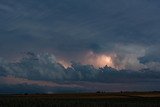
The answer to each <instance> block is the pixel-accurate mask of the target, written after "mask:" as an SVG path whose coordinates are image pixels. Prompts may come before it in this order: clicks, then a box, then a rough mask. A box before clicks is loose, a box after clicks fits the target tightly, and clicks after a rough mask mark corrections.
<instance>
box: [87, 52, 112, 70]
mask: <svg viewBox="0 0 160 107" xmlns="http://www.w3.org/2000/svg"><path fill="white" fill-rule="evenodd" d="M85 64H91V65H93V66H95V67H96V68H100V67H104V66H106V65H107V66H109V67H114V64H113V60H112V57H111V56H109V55H107V54H96V53H93V52H89V53H88V54H87V56H86V58H85Z"/></svg>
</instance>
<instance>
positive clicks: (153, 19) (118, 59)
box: [0, 0, 160, 82]
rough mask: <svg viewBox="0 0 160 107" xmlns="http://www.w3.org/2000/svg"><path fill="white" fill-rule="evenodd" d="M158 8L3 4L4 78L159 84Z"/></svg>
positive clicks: (76, 1) (123, 0)
mask: <svg viewBox="0 0 160 107" xmlns="http://www.w3.org/2000/svg"><path fill="white" fill-rule="evenodd" d="M159 5H160V2H159V1H157V0H155V1H153V0H130V1H128V0H114V1H113V0H45V1H43V0H34V1H27V0H14V1H10V0H1V1H0V16H1V18H0V57H1V58H0V75H1V76H2V77H6V76H13V77H15V78H25V79H28V80H36V81H37V80H38V81H39V80H43V81H52V82H53V81H54V82H55V81H56V82H57V81H58V82H60V81H98V82H110V81H113V80H115V81H116V82H117V81H122V82H125V81H127V80H128V79H131V81H132V80H133V81H135V80H138V81H148V80H155V79H157V78H159V75H160V74H159V73H160V66H159V65H160V57H159V54H160V50H159V49H160V47H159V43H160V36H159V35H160V32H159V28H160V14H159V12H160V8H159ZM105 65H107V67H105ZM123 77H126V78H123ZM137 78H138V79H137Z"/></svg>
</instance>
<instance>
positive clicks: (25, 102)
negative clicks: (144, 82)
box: [0, 92, 160, 107]
mask: <svg viewBox="0 0 160 107" xmlns="http://www.w3.org/2000/svg"><path fill="white" fill-rule="evenodd" d="M0 107H160V92H115V93H104V92H103V93H101V92H98V93H70V94H1V95H0Z"/></svg>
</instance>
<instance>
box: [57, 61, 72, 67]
mask: <svg viewBox="0 0 160 107" xmlns="http://www.w3.org/2000/svg"><path fill="white" fill-rule="evenodd" d="M58 63H60V64H62V65H63V66H64V67H65V68H68V67H70V66H71V64H70V63H69V62H67V61H65V60H59V61H58Z"/></svg>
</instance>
